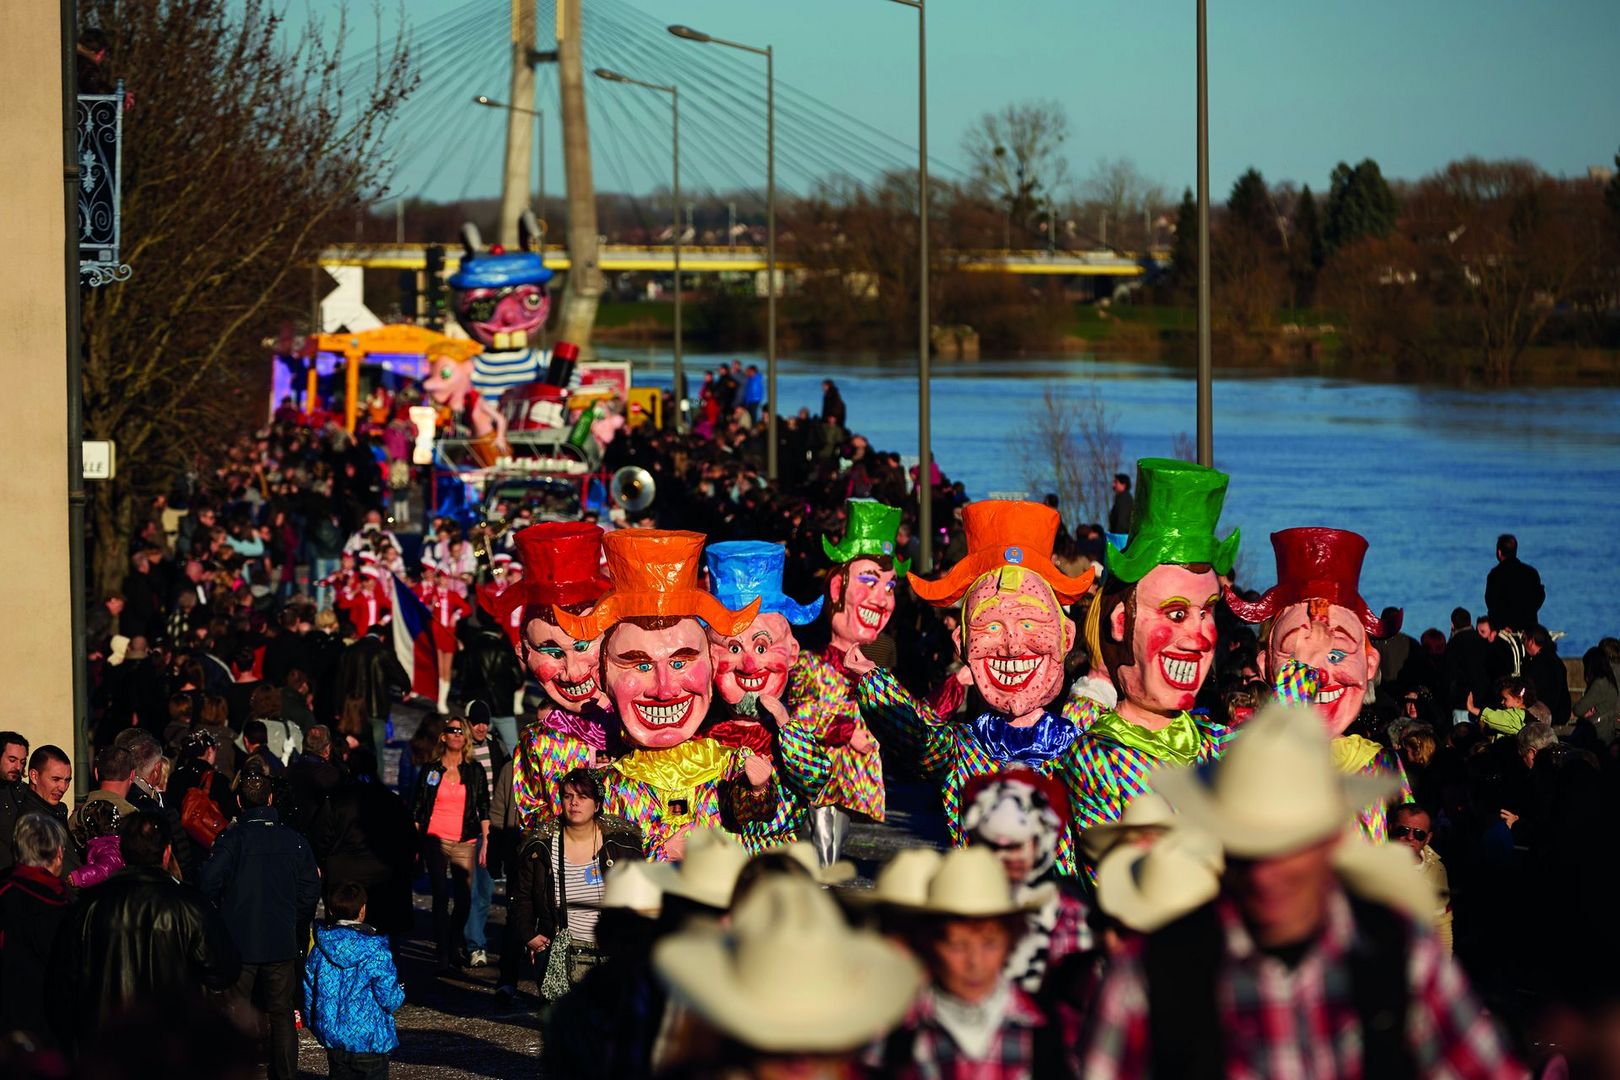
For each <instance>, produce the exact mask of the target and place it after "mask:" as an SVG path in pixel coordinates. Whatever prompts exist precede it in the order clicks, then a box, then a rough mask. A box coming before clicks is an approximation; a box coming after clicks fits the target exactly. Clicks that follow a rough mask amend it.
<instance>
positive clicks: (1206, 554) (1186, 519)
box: [1107, 458, 1239, 582]
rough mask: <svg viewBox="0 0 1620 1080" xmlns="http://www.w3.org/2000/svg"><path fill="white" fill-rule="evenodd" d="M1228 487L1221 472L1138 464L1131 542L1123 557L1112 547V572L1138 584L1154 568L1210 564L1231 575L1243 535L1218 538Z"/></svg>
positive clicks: (1161, 462) (1170, 463) (1165, 461)
mask: <svg viewBox="0 0 1620 1080" xmlns="http://www.w3.org/2000/svg"><path fill="white" fill-rule="evenodd" d="M1226 481H1227V476H1226V474H1225V473H1223V472H1217V471H1216V470H1214V469H1208V468H1205V467H1204V466H1202V465H1193V464H1191V463H1189V462H1186V461H1176V460H1175V459H1173V458H1142V459H1141V460H1140V461H1138V462H1137V463H1136V503H1135V507H1134V509H1133V510H1132V511H1131V533H1130V539H1129V540H1128V541H1127V542H1126V544H1125V550H1123V551H1121V550H1120V549H1119V548H1117V547H1115V546H1114V545H1113V543H1112V542H1110V543H1109V545H1108V555H1107V566H1108V572H1109V573H1110V574H1113V575H1115V576H1116V577H1118V578H1119V579H1120V580H1122V581H1131V582H1135V581H1141V580H1142V578H1144V577H1145V576H1147V572H1148V571H1149V570H1152V569H1153V568H1154V567H1155V566H1164V565H1167V564H1177V565H1182V566H1185V565H1188V564H1190V563H1209V564H1210V565H1211V566H1213V567H1214V568H1215V572H1216V573H1218V574H1227V573H1230V572H1231V570H1232V561H1233V560H1234V559H1236V558H1237V549H1238V535H1239V531H1238V530H1237V529H1233V530H1232V535H1231V536H1228V537H1227V538H1226V539H1225V540H1217V539H1216V538H1215V525H1216V523H1217V522H1218V521H1219V520H1220V517H1221V504H1222V503H1223V502H1225V501H1226Z"/></svg>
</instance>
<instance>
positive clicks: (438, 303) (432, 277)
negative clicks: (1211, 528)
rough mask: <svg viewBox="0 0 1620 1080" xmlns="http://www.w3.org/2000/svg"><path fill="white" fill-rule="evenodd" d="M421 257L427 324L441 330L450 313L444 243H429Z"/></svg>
mask: <svg viewBox="0 0 1620 1080" xmlns="http://www.w3.org/2000/svg"><path fill="white" fill-rule="evenodd" d="M423 257H424V260H425V265H424V267H423V276H424V278H425V279H426V280H425V285H426V288H427V310H426V311H425V312H424V315H425V316H426V318H427V324H428V326H430V327H432V328H433V329H435V330H443V329H444V324H445V320H446V318H447V317H448V316H449V313H450V297H449V290H448V286H446V284H445V280H444V245H443V244H429V245H428V246H427V248H426V249H425V250H424V252H423Z"/></svg>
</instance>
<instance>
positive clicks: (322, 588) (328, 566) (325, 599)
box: [309, 559, 343, 608]
mask: <svg viewBox="0 0 1620 1080" xmlns="http://www.w3.org/2000/svg"><path fill="white" fill-rule="evenodd" d="M342 565H343V560H342V559H311V560H310V566H309V580H310V582H311V584H312V585H313V583H314V582H317V581H320V580H321V579H322V578H324V577H328V576H330V575H332V574H335V573H337V572H338V567H340V566H342ZM313 587H314V589H315V606H316V607H318V608H325V607H331V606H332V601H333V600H335V599H337V590H336V589H334V588H332V586H330V585H313Z"/></svg>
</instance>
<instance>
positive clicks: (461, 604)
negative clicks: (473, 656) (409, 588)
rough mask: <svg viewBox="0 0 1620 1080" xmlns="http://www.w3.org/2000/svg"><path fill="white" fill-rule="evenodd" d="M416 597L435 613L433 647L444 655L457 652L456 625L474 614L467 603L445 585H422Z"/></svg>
mask: <svg viewBox="0 0 1620 1080" xmlns="http://www.w3.org/2000/svg"><path fill="white" fill-rule="evenodd" d="M416 595H417V596H418V597H420V598H421V600H422V603H423V604H424V605H426V606H427V609H428V610H429V611H430V612H432V613H433V647H434V648H435V649H437V650H438V651H439V652H442V653H453V652H455V651H456V624H457V623H459V622H460V621H461V620H462V619H463V618H465V617H466V616H468V615H471V614H472V608H471V607H470V606H468V604H467V601H465V600H463V599H462V598H461V597H459V596H457V595H456V594H455V592H453V591H452V590H450V589H447V588H445V587H444V586H443V584H433V585H421V586H419V587H418V588H417V590H416Z"/></svg>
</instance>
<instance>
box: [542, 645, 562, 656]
mask: <svg viewBox="0 0 1620 1080" xmlns="http://www.w3.org/2000/svg"><path fill="white" fill-rule="evenodd" d="M535 652H537V653H540V654H541V655H542V656H549V657H551V658H552V659H553V660H561V659H562V654H563V651H562V650H561V649H560V648H558V647H557V646H555V645H542V646H540V647H539V648H538V649H536V650H535Z"/></svg>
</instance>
